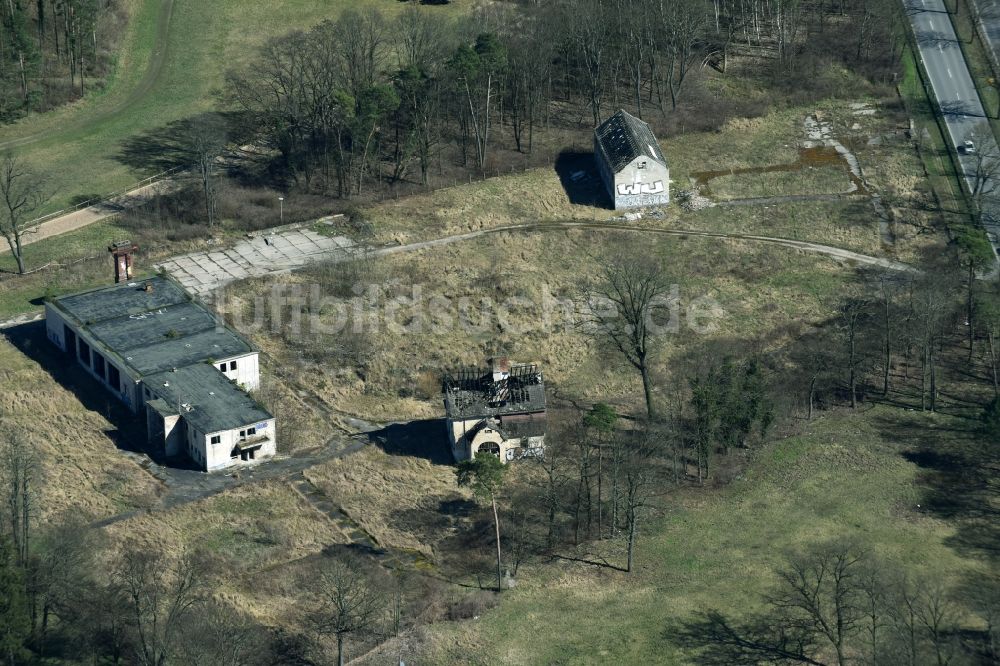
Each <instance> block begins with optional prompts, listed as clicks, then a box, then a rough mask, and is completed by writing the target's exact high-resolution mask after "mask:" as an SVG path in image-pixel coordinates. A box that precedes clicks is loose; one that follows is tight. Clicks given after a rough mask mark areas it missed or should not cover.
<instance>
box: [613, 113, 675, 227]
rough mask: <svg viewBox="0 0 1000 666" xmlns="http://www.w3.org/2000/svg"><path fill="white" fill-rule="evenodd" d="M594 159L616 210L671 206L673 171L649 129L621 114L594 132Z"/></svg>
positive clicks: (644, 124) (634, 119) (627, 115)
mask: <svg viewBox="0 0 1000 666" xmlns="http://www.w3.org/2000/svg"><path fill="white" fill-rule="evenodd" d="M594 159H595V160H596V162H597V170H598V171H599V172H600V174H601V180H602V181H603V182H604V187H605V188H606V189H607V191H608V194H609V195H610V197H611V201H612V202H613V204H614V208H615V210H618V209H621V208H639V207H642V206H665V205H666V204H668V203H670V169H669V167H668V166H667V159H666V158H665V157H664V156H663V151H661V150H660V144H659V143H657V141H656V137H655V136H654V135H653V131H652V130H651V129H649V125H648V124H646V123H645V122H643V121H642V120H639V119H638V118H636V117H635V116H633V115H632V114H630V113H628V112H626V111H618V112H617V113H615V114H614V115H613V116H611V117H610V118H608V119H607V120H605V121H604V122H603V123H601V126H600V127H598V128H597V129H596V130H594Z"/></svg>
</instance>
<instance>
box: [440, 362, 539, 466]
mask: <svg viewBox="0 0 1000 666" xmlns="http://www.w3.org/2000/svg"><path fill="white" fill-rule="evenodd" d="M443 388H444V400H445V412H446V415H447V418H446V421H447V430H448V441H449V443H450V444H451V452H452V455H453V456H454V457H455V460H456V461H462V460H470V459H472V458H475V457H476V455H477V454H478V453H480V452H488V453H490V454H492V455H494V456H496V457H498V458H500V460H501V461H502V462H508V461H510V460H516V459H518V458H522V457H529V456H538V455H540V454H541V453H542V452H543V451H544V448H545V427H546V420H547V419H546V412H545V382H544V380H543V378H542V373H541V372H540V371H539V370H538V366H537V365H535V364H533V363H522V364H512V363H511V362H510V360H509V359H508V358H506V357H500V358H495V359H492V360H491V361H490V367H488V368H467V369H464V370H460V371H458V372H454V373H452V374H450V375H448V376H447V377H445V380H444V387H443Z"/></svg>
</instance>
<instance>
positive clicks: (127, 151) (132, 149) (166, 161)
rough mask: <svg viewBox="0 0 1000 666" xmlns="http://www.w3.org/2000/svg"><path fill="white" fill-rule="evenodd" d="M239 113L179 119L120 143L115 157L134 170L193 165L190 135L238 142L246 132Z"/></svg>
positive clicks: (195, 159)
mask: <svg viewBox="0 0 1000 666" xmlns="http://www.w3.org/2000/svg"><path fill="white" fill-rule="evenodd" d="M244 124H245V123H244V118H243V116H242V114H239V113H235V112H223V113H220V112H207V113H200V114H197V115H194V116H190V117H188V118H181V119H180V120H174V121H173V122H170V123H167V124H166V125H164V126H163V127H159V128H156V129H153V130H149V131H147V132H143V133H142V134H137V135H135V136H131V137H129V138H127V139H125V140H124V141H122V143H121V150H120V151H119V152H118V154H117V155H116V156H115V158H116V159H117V160H118V161H119V162H121V163H122V164H125V165H126V166H130V167H132V168H133V169H136V170H139V171H143V172H149V173H160V172H163V171H168V170H170V169H176V168H186V167H193V166H195V163H196V162H197V157H196V156H195V154H194V148H193V145H192V144H193V138H194V137H195V136H199V135H200V136H204V137H209V138H211V140H213V141H214V140H218V141H220V142H222V143H239V138H240V137H242V136H243V135H244V134H245V132H244V131H243V130H242V127H243V126H244Z"/></svg>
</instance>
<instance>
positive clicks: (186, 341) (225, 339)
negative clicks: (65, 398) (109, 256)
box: [52, 277, 253, 375]
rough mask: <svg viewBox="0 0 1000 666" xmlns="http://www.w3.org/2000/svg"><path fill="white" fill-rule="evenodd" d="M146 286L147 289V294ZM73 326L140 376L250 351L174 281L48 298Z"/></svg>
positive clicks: (159, 280)
mask: <svg viewBox="0 0 1000 666" xmlns="http://www.w3.org/2000/svg"><path fill="white" fill-rule="evenodd" d="M146 284H148V285H150V287H152V289H151V290H150V291H146V290H145V289H144V286H145V285H146ZM52 302H53V304H54V305H55V306H56V307H57V308H58V309H60V310H61V311H63V312H64V313H66V314H68V315H69V316H70V317H71V318H72V319H76V323H77V325H78V326H79V327H80V328H81V329H82V330H84V331H86V332H87V333H89V334H90V335H91V336H92V337H93V338H94V341H95V342H97V343H99V344H98V345H97V346H96V348H97V349H98V351H102V352H104V353H105V354H114V355H116V356H117V357H119V358H120V359H121V362H123V363H124V364H125V365H126V366H128V367H129V368H131V369H132V370H133V371H134V372H136V373H138V374H139V375H147V374H152V373H157V372H162V371H164V370H169V369H171V368H180V367H183V366H186V365H191V364H192V363H201V362H202V361H205V360H208V359H213V360H216V359H224V358H229V357H232V356H239V355H241V354H247V353H250V352H251V351H253V348H252V347H251V346H250V345H249V344H248V343H247V342H246V341H245V340H244V339H243V338H241V337H240V336H239V335H237V334H236V333H235V332H234V331H233V330H232V329H230V328H228V327H226V326H224V325H223V324H222V323H221V321H219V320H217V318H216V316H215V315H214V314H212V313H211V312H210V311H209V310H208V309H207V308H205V306H204V305H202V304H201V303H199V302H197V301H192V300H191V298H190V297H189V296H188V294H187V292H185V291H184V289H183V288H181V287H180V286H178V285H177V284H176V283H174V282H173V281H171V280H169V279H167V278H163V277H154V278H150V279H148V280H139V281H135V282H130V283H121V284H116V285H113V286H110V287H103V288H100V289H94V290H91V291H85V292H82V293H79V294H73V295H71V296H61V297H58V298H54V299H52Z"/></svg>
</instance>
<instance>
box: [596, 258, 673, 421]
mask: <svg viewBox="0 0 1000 666" xmlns="http://www.w3.org/2000/svg"><path fill="white" fill-rule="evenodd" d="M674 300H675V299H673V297H672V294H671V285H670V282H669V280H668V279H667V276H666V274H665V273H664V272H663V269H662V268H661V267H660V265H659V263H657V262H655V261H653V260H650V259H646V258H644V255H643V254H642V253H638V252H637V253H635V254H634V255H632V256H627V257H626V256H620V257H617V258H615V259H613V260H612V261H610V262H609V263H608V264H607V267H606V268H605V269H604V272H603V275H602V276H601V280H600V282H599V283H598V284H597V285H596V286H595V287H594V288H593V290H592V298H591V299H590V302H589V312H588V315H589V317H588V318H589V320H590V321H589V323H590V324H591V325H590V326H589V328H590V330H591V331H592V332H594V333H595V334H596V335H598V336H599V337H603V338H605V339H607V340H608V341H609V342H611V344H612V346H613V347H614V348H615V349H617V350H618V351H619V352H620V353H621V355H622V356H623V357H624V358H625V360H626V361H628V363H629V364H630V365H632V366H633V367H634V368H635V369H636V370H638V371H639V374H640V375H641V377H642V389H643V395H644V396H645V400H646V415H647V417H648V418H649V420H650V421H654V420H655V418H656V407H655V405H654V402H653V380H652V377H651V372H650V363H651V360H652V359H651V355H652V353H653V350H654V347H655V345H656V343H657V341H658V339H659V337H660V336H659V335H658V333H660V332H661V331H660V329H663V328H665V327H666V326H667V325H668V323H667V322H665V321H659V320H658V318H660V317H663V316H664V315H666V316H667V317H669V314H670V313H669V309H670V306H671V305H672V304H673V302H674Z"/></svg>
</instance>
